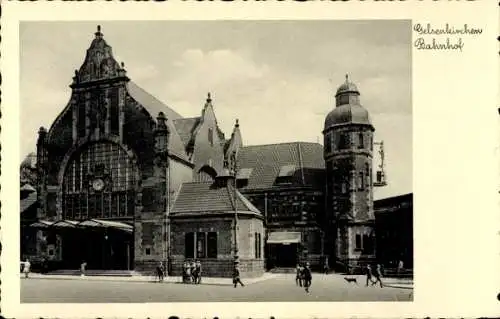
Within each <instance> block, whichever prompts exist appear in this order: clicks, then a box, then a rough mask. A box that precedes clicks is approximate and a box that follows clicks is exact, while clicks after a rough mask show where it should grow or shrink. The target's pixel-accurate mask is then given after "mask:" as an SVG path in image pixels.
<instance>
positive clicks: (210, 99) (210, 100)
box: [207, 92, 212, 103]
mask: <svg viewBox="0 0 500 319" xmlns="http://www.w3.org/2000/svg"><path fill="white" fill-rule="evenodd" d="M207 103H212V95H211V94H210V92H208V94H207Z"/></svg>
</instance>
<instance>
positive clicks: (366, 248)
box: [363, 235, 373, 254]
mask: <svg viewBox="0 0 500 319" xmlns="http://www.w3.org/2000/svg"><path fill="white" fill-rule="evenodd" d="M363 252H364V253H365V254H372V253H373V244H372V238H371V237H370V236H369V235H363Z"/></svg>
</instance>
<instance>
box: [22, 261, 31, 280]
mask: <svg viewBox="0 0 500 319" xmlns="http://www.w3.org/2000/svg"><path fill="white" fill-rule="evenodd" d="M30 270H31V263H30V260H29V259H28V258H26V261H25V262H24V267H23V273H24V278H29V275H30Z"/></svg>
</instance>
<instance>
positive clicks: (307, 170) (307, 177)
mask: <svg viewBox="0 0 500 319" xmlns="http://www.w3.org/2000/svg"><path fill="white" fill-rule="evenodd" d="M292 166H294V167H295V169H294V170H293V171H292V172H289V174H290V177H289V180H288V181H287V182H290V184H289V185H291V186H312V187H314V188H318V189H323V187H324V182H323V180H324V170H325V163H324V160H323V146H322V145H320V144H318V143H306V142H293V143H282V144H269V145H255V146H245V147H242V148H241V149H240V150H239V153H238V167H239V168H240V169H248V168H252V172H251V174H250V176H249V179H248V184H247V185H245V186H244V187H242V189H243V190H254V189H266V188H272V187H273V186H277V185H279V184H277V183H276V180H277V178H278V176H279V174H280V170H282V168H283V167H287V168H290V167H292Z"/></svg>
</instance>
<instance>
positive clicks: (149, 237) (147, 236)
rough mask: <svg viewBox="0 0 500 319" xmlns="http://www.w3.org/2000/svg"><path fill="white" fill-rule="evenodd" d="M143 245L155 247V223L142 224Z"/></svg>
mask: <svg viewBox="0 0 500 319" xmlns="http://www.w3.org/2000/svg"><path fill="white" fill-rule="evenodd" d="M142 245H143V246H152V245H153V223H143V224H142Z"/></svg>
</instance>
